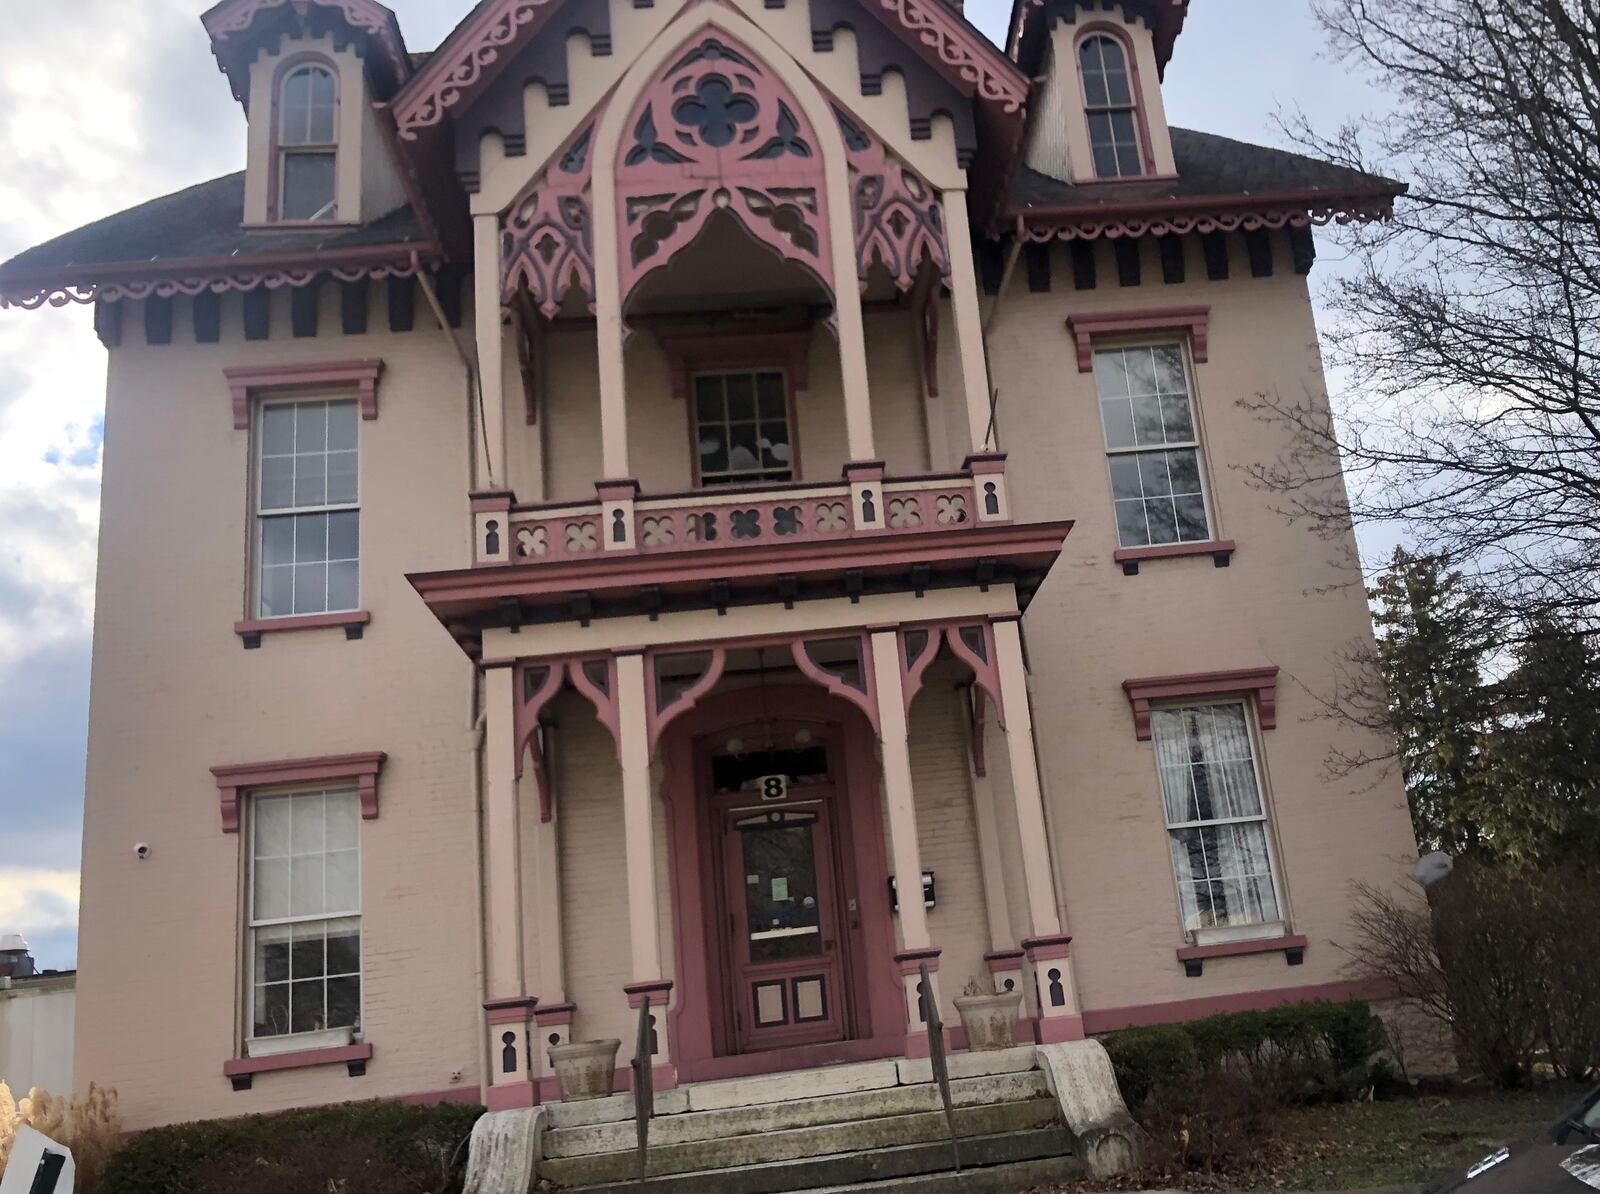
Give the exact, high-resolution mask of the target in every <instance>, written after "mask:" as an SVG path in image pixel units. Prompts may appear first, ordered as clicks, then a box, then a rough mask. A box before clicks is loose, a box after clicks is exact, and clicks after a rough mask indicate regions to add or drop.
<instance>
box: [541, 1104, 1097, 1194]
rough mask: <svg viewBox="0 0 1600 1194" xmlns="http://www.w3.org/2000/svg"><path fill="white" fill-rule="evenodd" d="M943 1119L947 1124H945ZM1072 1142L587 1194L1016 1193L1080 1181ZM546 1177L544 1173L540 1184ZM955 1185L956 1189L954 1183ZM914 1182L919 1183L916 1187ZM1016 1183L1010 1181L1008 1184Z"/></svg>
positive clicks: (681, 1178)
mask: <svg viewBox="0 0 1600 1194" xmlns="http://www.w3.org/2000/svg"><path fill="white" fill-rule="evenodd" d="M941 1118H942V1117H941ZM1071 1153H1072V1136H1071V1134H1070V1133H1069V1132H1068V1131H1067V1130H1066V1129H1065V1128H1062V1127H1048V1128H1031V1129H1025V1130H1022V1131H1014V1132H1001V1133H996V1134H993V1135H987V1136H976V1137H971V1138H968V1139H964V1140H962V1141H961V1172H960V1173H959V1174H956V1173H954V1172H953V1171H952V1167H951V1156H950V1142H949V1140H939V1141H924V1142H921V1143H917V1144H903V1145H898V1146H892V1147H885V1148H874V1149H870V1150H867V1151H861V1152H844V1153H831V1154H827V1155H824V1156H817V1157H806V1158H803V1159H798V1160H786V1161H769V1162H765V1163H761V1164H754V1165H746V1166H742V1167H740V1168H736V1169H711V1170H696V1171H691V1172H688V1173H675V1174H671V1175H666V1176H660V1177H652V1178H647V1179H646V1180H645V1181H644V1182H643V1183H642V1184H641V1183H639V1182H638V1181H636V1180H634V1179H633V1178H632V1177H618V1178H616V1179H614V1180H613V1181H612V1182H611V1183H609V1184H604V1185H595V1186H590V1187H585V1188H584V1192H585V1194H780V1192H783V1191H798V1190H812V1191H815V1190H824V1189H830V1188H831V1189H839V1188H841V1187H842V1188H845V1189H857V1188H862V1187H864V1188H865V1189H867V1190H872V1189H873V1188H874V1185H875V1184H880V1185H881V1183H884V1182H893V1181H895V1180H896V1179H901V1180H903V1181H904V1182H905V1183H906V1184H903V1185H901V1186H899V1187H896V1188H894V1189H895V1190H896V1194H899V1192H901V1191H908V1190H921V1189H924V1188H925V1187H923V1186H922V1185H920V1184H918V1183H919V1182H931V1183H938V1184H936V1185H929V1186H927V1187H926V1188H927V1189H930V1190H939V1191H941V1192H942V1191H952V1192H956V1191H959V1192H961V1194H966V1191H968V1190H969V1189H970V1190H973V1191H979V1192H982V1194H988V1192H989V1191H991V1190H993V1191H996V1192H998V1191H1005V1192H1006V1194H1011V1192H1012V1191H1016V1190H1021V1189H1025V1188H1027V1187H1028V1186H1029V1185H1037V1184H1039V1183H1040V1182H1041V1181H1062V1180H1066V1179H1068V1178H1074V1177H1081V1176H1083V1175H1084V1174H1085V1173H1086V1169H1085V1167H1084V1166H1083V1165H1082V1163H1081V1162H1079V1161H1078V1159H1077V1158H1076V1157H1074V1156H1072V1155H1071ZM1023 1162H1044V1163H1045V1164H1044V1165H1041V1166H1040V1171H1043V1176H1042V1177H1040V1176H1038V1175H1037V1174H1038V1172H1039V1171H1031V1172H1027V1171H1025V1172H1024V1174H1023V1180H1022V1181H1020V1182H1019V1183H1018V1184H1016V1185H1005V1184H1001V1185H999V1186H989V1185H982V1184H978V1183H980V1182H982V1181H984V1177H983V1175H984V1174H985V1173H986V1172H987V1171H989V1170H990V1169H993V1168H996V1167H1005V1168H1009V1167H1010V1166H1013V1165H1017V1164H1019V1163H1023ZM542 1176H543V1174H541V1177H542ZM950 1178H954V1179H956V1180H955V1181H954V1183H949V1182H948V1180H947V1179H950ZM912 1179H915V1180H912ZM1001 1180H1002V1182H1006V1181H1009V1180H1010V1175H1007V1176H1006V1177H1005V1178H1003V1179H1001Z"/></svg>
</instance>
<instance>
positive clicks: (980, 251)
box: [973, 237, 1009, 294]
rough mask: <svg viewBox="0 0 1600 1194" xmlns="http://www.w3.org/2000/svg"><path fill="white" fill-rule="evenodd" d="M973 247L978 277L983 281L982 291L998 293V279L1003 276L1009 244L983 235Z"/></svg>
mask: <svg viewBox="0 0 1600 1194" xmlns="http://www.w3.org/2000/svg"><path fill="white" fill-rule="evenodd" d="M973 249H974V256H976V257H977V259H978V277H979V279H980V280H981V281H982V283H983V293H984V294H999V293H1000V280H1001V279H1002V278H1003V277H1005V272H1006V253H1007V252H1008V251H1009V244H1008V243H1007V242H1006V241H1003V240H990V239H988V238H987V237H984V238H982V239H980V240H978V241H976V242H975V243H974V244H973Z"/></svg>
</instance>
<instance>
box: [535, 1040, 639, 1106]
mask: <svg viewBox="0 0 1600 1194" xmlns="http://www.w3.org/2000/svg"><path fill="white" fill-rule="evenodd" d="M621 1047H622V1042H621V1041H619V1040H616V1039H615V1038H613V1039H611V1040H607V1041H580V1042H579V1043H577V1044H574V1045H552V1046H551V1047H550V1064H551V1066H553V1067H554V1068H555V1071H556V1080H557V1081H558V1082H560V1083H561V1097H562V1098H563V1099H565V1100H566V1101H567V1102H569V1103H576V1102H579V1101H580V1100H582V1099H603V1098H605V1097H606V1096H607V1095H609V1094H610V1093H611V1089H612V1085H613V1083H614V1080H615V1078H616V1075H617V1050H618V1049H620V1048H621Z"/></svg>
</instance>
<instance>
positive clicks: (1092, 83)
mask: <svg viewBox="0 0 1600 1194" xmlns="http://www.w3.org/2000/svg"><path fill="white" fill-rule="evenodd" d="M1078 69H1079V71H1080V73H1081V74H1082V77H1083V105H1084V115H1085V116H1086V118H1087V119H1088V122H1089V148H1090V150H1091V151H1092V152H1093V154H1094V173H1095V177H1096V178H1128V177H1132V176H1136V175H1140V174H1143V173H1144V162H1143V161H1142V160H1141V159H1140V157H1139V134H1138V120H1137V115H1138V101H1137V99H1136V98H1135V96H1134V94H1133V80H1132V78H1131V72H1130V71H1129V70H1128V55H1127V52H1126V51H1125V50H1124V49H1123V47H1122V43H1121V42H1119V41H1118V40H1117V39H1116V38H1114V37H1107V36H1105V35H1104V34H1101V35H1098V36H1095V37H1086V38H1084V39H1083V42H1082V44H1081V45H1079V46H1078Z"/></svg>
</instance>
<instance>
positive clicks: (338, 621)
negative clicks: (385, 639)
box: [233, 609, 372, 650]
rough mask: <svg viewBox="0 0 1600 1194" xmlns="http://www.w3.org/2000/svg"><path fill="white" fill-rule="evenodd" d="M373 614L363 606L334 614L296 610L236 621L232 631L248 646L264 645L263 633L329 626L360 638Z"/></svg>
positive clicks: (316, 628)
mask: <svg viewBox="0 0 1600 1194" xmlns="http://www.w3.org/2000/svg"><path fill="white" fill-rule="evenodd" d="M371 621H372V615H371V614H370V613H368V612H367V611H366V610H364V609H352V610H345V611H342V612H340V613H335V614H294V615H291V616H289V617H284V618H247V619H245V620H244V621H243V622H235V623H234V624H233V632H234V633H235V634H237V635H238V636H239V637H240V638H242V639H243V640H244V645H245V649H246V650H254V649H255V648H256V647H259V646H260V645H261V636H262V635H263V634H280V633H283V632H285V631H290V630H328V629H332V628H338V629H340V630H343V631H344V636H345V638H347V639H358V638H360V637H361V636H362V634H363V633H364V632H365V631H366V628H367V624H368V623H370V622H371Z"/></svg>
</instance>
